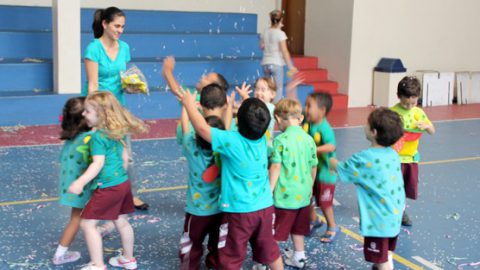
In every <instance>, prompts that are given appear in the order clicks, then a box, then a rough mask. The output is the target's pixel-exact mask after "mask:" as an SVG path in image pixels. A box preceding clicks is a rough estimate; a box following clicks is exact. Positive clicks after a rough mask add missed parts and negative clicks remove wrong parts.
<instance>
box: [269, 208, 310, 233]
mask: <svg viewBox="0 0 480 270" xmlns="http://www.w3.org/2000/svg"><path fill="white" fill-rule="evenodd" d="M310 209H311V206H310V205H309V206H306V207H302V208H300V209H282V208H275V235H274V237H275V240H277V241H287V240H288V235H289V234H296V235H308V234H309V233H310Z"/></svg>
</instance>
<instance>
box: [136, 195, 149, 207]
mask: <svg viewBox="0 0 480 270" xmlns="http://www.w3.org/2000/svg"><path fill="white" fill-rule="evenodd" d="M133 206H134V207H135V209H138V210H148V208H149V207H150V205H148V203H146V202H144V201H142V200H141V199H140V198H138V197H133Z"/></svg>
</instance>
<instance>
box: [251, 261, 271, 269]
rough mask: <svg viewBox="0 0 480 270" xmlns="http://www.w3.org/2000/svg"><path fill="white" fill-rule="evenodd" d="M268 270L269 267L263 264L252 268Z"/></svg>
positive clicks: (257, 264) (255, 264)
mask: <svg viewBox="0 0 480 270" xmlns="http://www.w3.org/2000/svg"><path fill="white" fill-rule="evenodd" d="M267 269H268V266H266V265H265V264H261V263H254V264H253V267H252V270H267Z"/></svg>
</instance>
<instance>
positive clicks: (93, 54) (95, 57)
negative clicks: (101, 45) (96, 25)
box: [84, 42, 100, 63]
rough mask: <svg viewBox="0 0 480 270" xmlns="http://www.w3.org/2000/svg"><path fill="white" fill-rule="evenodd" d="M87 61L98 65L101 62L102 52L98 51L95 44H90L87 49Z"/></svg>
mask: <svg viewBox="0 0 480 270" xmlns="http://www.w3.org/2000/svg"><path fill="white" fill-rule="evenodd" d="M84 55H85V57H84V58H85V59H88V60H90V61H93V62H95V63H98V61H100V51H99V50H98V46H97V45H96V44H95V42H90V44H88V46H87V48H86V49H85V54H84Z"/></svg>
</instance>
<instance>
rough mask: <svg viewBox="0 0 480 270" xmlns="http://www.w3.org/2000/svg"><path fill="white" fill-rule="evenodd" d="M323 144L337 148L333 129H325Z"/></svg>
mask: <svg viewBox="0 0 480 270" xmlns="http://www.w3.org/2000/svg"><path fill="white" fill-rule="evenodd" d="M322 144H331V145H333V146H335V147H336V146H337V142H336V141H335V132H334V131H333V128H328V129H325V130H324V131H323V132H322Z"/></svg>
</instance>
